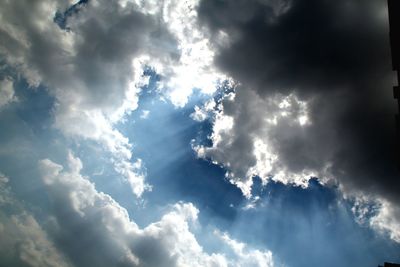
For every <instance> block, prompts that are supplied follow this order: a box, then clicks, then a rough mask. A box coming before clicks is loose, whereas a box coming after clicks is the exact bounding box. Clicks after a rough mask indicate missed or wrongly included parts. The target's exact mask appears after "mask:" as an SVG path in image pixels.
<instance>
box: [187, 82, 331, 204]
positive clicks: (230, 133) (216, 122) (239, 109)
mask: <svg viewBox="0 0 400 267" xmlns="http://www.w3.org/2000/svg"><path fill="white" fill-rule="evenodd" d="M206 111H207V112H209V113H212V114H213V128H212V134H211V136H210V139H211V141H212V146H211V147H205V146H195V147H194V150H195V151H196V153H197V155H198V156H199V157H200V158H206V159H210V160H211V161H212V162H213V163H214V164H220V165H222V166H224V167H225V168H226V169H227V172H226V177H227V178H228V180H229V181H230V182H231V183H233V184H235V185H236V186H238V187H239V188H240V189H241V190H242V192H243V194H244V195H245V196H246V197H248V198H250V197H251V186H252V184H253V177H255V176H258V177H260V178H261V180H262V182H263V183H264V184H266V183H267V182H268V181H269V180H274V181H279V182H282V183H284V184H293V185H297V186H302V187H307V185H308V180H309V179H310V178H312V177H317V174H319V173H318V172H321V170H312V169H309V170H308V169H304V170H299V171H298V172H293V171H290V170H288V169H287V167H286V166H285V163H284V162H282V161H281V158H280V157H281V155H280V153H279V149H278V146H279V145H281V143H280V142H278V141H279V140H278V138H283V139H286V138H287V140H289V137H290V136H292V135H296V134H300V135H301V132H302V128H303V127H307V126H308V125H309V124H311V120H310V118H309V117H308V107H307V103H306V102H305V101H301V100H299V99H298V98H297V97H296V96H295V95H293V94H291V95H289V96H285V97H284V96H279V95H277V96H276V97H274V98H269V99H262V98H260V97H258V96H257V95H256V93H254V92H252V91H251V90H245V89H244V88H240V87H239V88H238V89H237V91H236V93H229V94H228V95H226V96H225V97H224V99H223V100H222V101H221V103H219V104H218V106H217V108H215V109H214V107H213V106H211V105H210V104H208V103H207V104H206V105H205V107H203V108H198V109H196V110H195V113H194V114H193V115H192V118H194V119H196V120H200V119H205V117H206V115H205V114H206ZM282 133H283V134H282ZM285 135H287V137H286V136H285ZM322 171H324V170H322Z"/></svg>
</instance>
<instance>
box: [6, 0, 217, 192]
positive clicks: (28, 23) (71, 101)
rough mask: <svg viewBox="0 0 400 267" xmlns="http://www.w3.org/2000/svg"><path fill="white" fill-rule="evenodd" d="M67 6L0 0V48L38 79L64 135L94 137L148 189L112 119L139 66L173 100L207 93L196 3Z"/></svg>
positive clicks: (206, 50) (132, 94) (135, 187)
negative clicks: (154, 72)
mask: <svg viewBox="0 0 400 267" xmlns="http://www.w3.org/2000/svg"><path fill="white" fill-rule="evenodd" d="M68 4H69V3H65V2H63V1H41V2H40V3H39V2H31V1H23V2H19V3H16V2H4V3H2V9H1V19H0V20H1V28H0V29H1V31H0V40H1V44H0V54H1V56H2V57H4V58H5V59H6V62H7V63H8V64H9V65H11V66H12V67H14V68H16V69H17V71H18V72H20V73H22V74H23V76H24V77H25V78H26V79H27V80H28V82H29V84H30V85H31V86H33V87H34V86H38V85H40V84H43V85H44V86H46V87H47V88H48V90H49V92H50V93H51V94H52V95H54V96H55V98H56V101H57V103H56V106H55V108H54V120H55V122H54V126H55V127H56V128H57V129H59V130H61V131H62V132H63V133H64V134H65V135H66V136H69V137H73V138H83V139H92V140H95V141H97V142H98V143H100V144H101V145H102V146H103V147H104V148H105V149H106V150H108V151H109V152H110V153H111V154H112V161H113V162H114V165H115V170H116V171H117V172H119V173H120V174H121V175H122V176H123V177H124V178H125V179H126V181H127V182H128V183H129V184H130V185H131V187H132V191H133V192H134V193H135V194H136V195H137V196H140V195H141V194H142V193H143V192H144V191H145V190H146V189H149V188H150V187H149V186H148V185H147V184H146V183H145V182H144V176H143V175H142V171H141V163H140V160H138V161H135V162H132V161H133V160H132V153H131V144H130V143H129V140H128V139H127V138H126V137H125V136H123V135H122V134H121V133H120V132H119V131H118V130H116V129H115V127H114V124H115V123H116V122H118V121H120V120H121V119H122V118H123V117H124V115H125V114H126V113H129V112H131V111H132V110H135V109H136V108H137V100H138V97H137V94H138V93H139V92H140V88H141V86H143V85H144V84H146V79H143V78H144V77H143V76H142V73H143V69H144V68H145V66H151V67H153V68H155V69H156V70H157V72H158V74H159V75H160V76H162V80H161V81H160V89H161V90H162V91H163V94H164V95H165V96H166V97H168V98H169V99H170V100H171V101H172V102H173V103H174V104H175V105H177V106H182V105H184V104H185V103H186V102H187V98H188V97H189V95H190V94H191V92H192V90H193V88H200V89H201V90H203V91H204V92H212V91H214V90H215V84H216V83H217V82H218V80H220V79H224V76H223V75H220V74H218V73H217V72H216V70H215V68H214V67H213V66H212V59H213V52H212V51H211V49H210V44H209V43H208V40H207V39H206V38H205V37H204V36H203V34H202V33H201V31H200V30H199V27H198V25H197V23H196V22H197V12H195V9H194V8H195V6H196V5H197V1H192V2H190V3H187V2H182V1H163V3H162V4H160V3H158V2H157V1H156V2H152V1H150V2H146V3H144V2H143V1H137V2H135V1H103V0H93V1H80V2H78V4H75V5H72V6H68ZM65 10H66V11H65ZM64 11H65V12H64ZM7 88H8V87H7ZM4 90H5V89H4ZM4 90H3V89H2V92H3V91H4ZM8 91H9V90H8ZM8 91H7V92H8ZM4 92H5V91H4ZM2 94H3V93H2ZM5 97H10V96H9V93H7V96H5ZM2 98H3V96H2ZM4 101H9V100H7V99H5V100H4ZM4 101H3V100H2V102H4Z"/></svg>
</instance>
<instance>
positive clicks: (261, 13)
mask: <svg viewBox="0 0 400 267" xmlns="http://www.w3.org/2000/svg"><path fill="white" fill-rule="evenodd" d="M198 11H199V18H200V19H201V23H202V25H204V26H207V28H208V29H209V32H210V36H211V40H212V41H213V44H214V47H215V49H216V57H215V59H214V62H215V64H216V65H217V66H218V67H219V69H220V70H222V71H225V72H226V73H228V74H229V75H231V76H232V77H233V78H234V79H235V80H237V81H238V82H239V83H240V84H241V85H240V86H238V87H237V88H236V96H235V98H234V99H233V100H229V101H228V100H225V101H224V102H223V103H222V104H221V105H222V107H223V109H219V110H218V111H216V114H215V122H214V133H213V135H212V141H213V146H212V147H208V148H207V147H202V148H197V151H198V153H199V155H200V156H202V157H208V158H211V160H213V161H214V162H216V163H219V164H221V165H223V166H225V167H226V168H227V169H228V173H227V175H228V177H230V179H231V181H232V182H233V183H236V184H238V185H239V186H240V187H241V188H242V191H244V192H245V194H249V190H250V186H251V183H252V182H251V177H252V176H254V175H259V176H261V178H262V179H264V180H268V179H269V178H272V179H274V178H275V179H276V180H279V181H282V182H285V183H294V184H297V185H304V183H306V181H307V180H308V179H309V177H310V176H318V177H319V178H320V179H321V181H326V180H327V179H328V178H331V177H334V178H335V179H336V181H338V182H339V184H340V188H341V190H342V191H343V192H344V193H345V194H346V195H349V196H350V195H353V196H354V195H356V192H362V195H364V196H371V197H373V198H375V199H377V198H378V199H381V200H382V199H384V200H385V201H389V202H390V203H392V205H395V206H398V204H396V203H399V201H400V199H399V194H398V192H399V189H400V183H399V182H398V181H399V180H398V172H397V169H396V165H395V161H394V153H395V151H393V149H394V147H395V146H394V143H395V123H394V114H396V112H397V111H396V109H395V102H394V100H393V99H392V95H391V90H392V89H391V86H392V75H391V72H390V68H391V64H390V48H389V42H388V29H387V22H386V20H387V15H386V12H387V11H386V6H385V5H384V3H383V2H382V1H369V2H368V3H366V2H365V1H335V2H334V3H333V2H327V1H302V0H298V1H283V0H282V1H256V0H255V1H235V2H229V1H202V2H201V3H200V5H199V9H198ZM221 36H223V38H222V39H223V41H221ZM285 98H288V99H292V100H290V101H289V102H288V103H289V105H287V106H288V107H287V109H288V110H285V109H286V108H285V107H283V106H282V105H281V104H280V103H282V101H283V100H284V99H285ZM274 99H275V100H274ZM302 103H304V104H302ZM280 105H281V106H280ZM302 106H304V107H305V109H303V111H302ZM283 113H286V115H285V116H281V115H282V114H283ZM301 114H304V115H305V116H304V117H301V116H303V115H301ZM300 118H302V119H300ZM300 120H303V122H306V121H307V123H301V122H300ZM223 122H229V123H228V124H229V125H230V127H229V128H226V127H223V130H221V131H220V130H218V129H219V126H218V125H220V124H221V123H223ZM302 124H303V125H302ZM258 147H260V148H261V149H258ZM260 151H262V152H261V153H259V152H260ZM384 200H382V201H384ZM376 218H377V220H379V218H381V219H382V218H383V217H382V216H378V217H376ZM374 224H375V225H379V224H377V222H376V221H375V222H374ZM391 225H392V226H393V224H392V223H391ZM379 227H380V228H385V227H383V226H382V225H381V226H379ZM387 228H390V229H392V230H393V231H398V229H397V228H396V227H389V226H388V227H387ZM396 229H397V230H396Z"/></svg>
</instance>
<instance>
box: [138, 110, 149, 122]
mask: <svg viewBox="0 0 400 267" xmlns="http://www.w3.org/2000/svg"><path fill="white" fill-rule="evenodd" d="M149 114H150V111H149V110H143V111H142V114H141V115H140V118H141V119H142V120H144V119H147V118H148V117H149Z"/></svg>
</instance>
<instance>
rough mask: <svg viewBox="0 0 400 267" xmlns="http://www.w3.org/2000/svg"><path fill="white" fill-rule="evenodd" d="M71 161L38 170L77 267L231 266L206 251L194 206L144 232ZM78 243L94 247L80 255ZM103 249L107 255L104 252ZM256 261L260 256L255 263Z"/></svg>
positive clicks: (176, 210)
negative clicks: (194, 229) (196, 226)
mask: <svg viewBox="0 0 400 267" xmlns="http://www.w3.org/2000/svg"><path fill="white" fill-rule="evenodd" d="M68 161H69V164H68V165H69V167H68V169H69V170H64V168H63V167H62V166H61V165H58V164H56V163H54V162H52V161H50V160H48V159H45V160H42V161H40V164H39V166H40V169H41V173H42V177H43V180H44V182H45V184H46V188H47V190H48V192H49V195H50V199H51V202H52V204H53V205H54V208H55V209H54V210H55V214H54V218H55V222H54V227H53V229H54V230H53V232H52V235H53V236H55V237H56V238H57V240H60V239H61V240H62V242H63V243H65V244H69V246H68V247H65V252H66V253H67V255H69V256H70V257H71V258H72V259H73V261H74V263H75V264H76V265H78V266H80V265H85V266H87V265H90V264H91V265H93V264H95V265H96V266H115V265H116V264H126V265H128V266H151V267H156V266H199V267H200V266H201V267H202V266H232V265H230V263H229V262H231V260H230V259H227V258H226V257H225V256H224V255H223V254H218V253H213V254H208V253H206V252H204V251H203V249H202V247H201V246H200V245H199V243H198V242H197V240H196V237H195V236H194V234H193V233H192V232H191V231H190V227H191V224H193V223H197V216H198V212H199V211H198V209H197V208H196V207H194V206H193V204H191V203H177V204H175V205H173V206H172V207H171V211H170V212H168V213H166V214H165V215H164V216H163V217H162V218H161V220H160V221H158V222H155V223H152V224H150V225H149V226H147V227H145V228H143V229H140V228H139V227H138V226H137V224H136V223H135V222H134V221H132V220H130V218H129V216H128V213H127V211H126V210H125V209H124V208H123V207H121V206H120V205H119V204H118V203H117V202H115V201H114V200H113V199H112V198H111V197H110V196H109V195H107V194H104V193H102V192H99V191H97V190H96V189H95V187H94V185H93V184H92V183H91V182H90V181H89V180H88V179H87V178H85V177H83V176H82V175H81V174H80V169H81V168H82V163H81V162H80V160H79V159H78V158H74V157H73V156H72V155H71V156H70V157H69V160H68ZM75 231H79V232H80V233H81V235H80V237H79V238H78V239H77V238H76V237H73V236H71V235H70V234H69V233H72V232H75ZM82 242H83V243H82ZM232 242H233V241H232ZM78 243H79V244H81V245H83V246H89V247H90V248H89V249H87V250H86V251H85V253H83V254H82V253H79V255H76V254H75V253H76V252H77V251H74V247H75V246H76V245H77V244H78ZM242 245H243V244H242ZM243 246H244V245H243ZM101 248H104V250H103V252H102V253H99V249H101ZM249 251H251V250H249ZM235 253H236V254H237V255H238V257H239V258H240V259H241V260H244V261H246V262H256V261H257V260H265V259H268V260H271V258H270V256H271V255H270V254H268V253H267V254H265V253H263V252H260V253H259V252H257V251H254V252H246V251H235ZM252 256H257V257H256V258H252V259H250V258H251V257H252ZM269 262H272V261H269ZM233 266H237V265H233ZM239 266H240V265H239ZM243 266H245V265H243ZM255 266H265V265H262V264H261V263H260V264H259V265H255ZM267 266H271V265H267Z"/></svg>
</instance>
